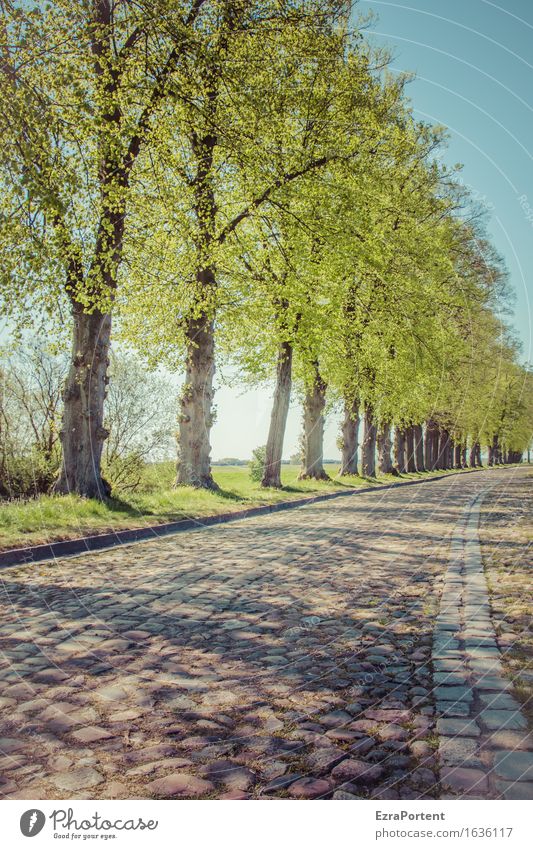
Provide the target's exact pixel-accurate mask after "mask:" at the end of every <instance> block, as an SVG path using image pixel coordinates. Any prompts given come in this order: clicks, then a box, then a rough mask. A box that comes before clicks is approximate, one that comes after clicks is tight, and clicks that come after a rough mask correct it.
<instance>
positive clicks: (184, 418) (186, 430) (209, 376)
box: [176, 313, 217, 489]
mask: <svg viewBox="0 0 533 849" xmlns="http://www.w3.org/2000/svg"><path fill="white" fill-rule="evenodd" d="M186 342H187V363H186V371H185V384H184V386H183V389H182V393H181V397H180V415H179V423H178V445H179V457H178V463H177V477H176V485H177V486H183V485H187V486H194V487H203V488H206V489H217V485H216V483H215V481H214V480H213V475H212V473H211V445H210V441H209V439H210V433H211V427H212V424H213V395H214V390H213V377H214V373H215V336H214V327H213V320H212V319H211V318H210V317H209V316H207V315H206V314H205V313H202V314H201V315H200V316H199V317H198V318H191V319H189V322H188V325H187V332H186Z"/></svg>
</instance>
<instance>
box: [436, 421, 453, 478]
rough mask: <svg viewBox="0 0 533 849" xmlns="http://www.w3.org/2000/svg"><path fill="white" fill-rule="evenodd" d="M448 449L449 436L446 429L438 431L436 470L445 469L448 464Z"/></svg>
mask: <svg viewBox="0 0 533 849" xmlns="http://www.w3.org/2000/svg"><path fill="white" fill-rule="evenodd" d="M449 448H450V434H449V433H448V431H447V430H446V428H440V429H439V448H438V458H437V465H436V468H437V469H442V470H444V469H447V468H448V463H449Z"/></svg>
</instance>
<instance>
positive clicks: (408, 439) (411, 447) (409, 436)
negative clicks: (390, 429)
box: [405, 425, 416, 472]
mask: <svg viewBox="0 0 533 849" xmlns="http://www.w3.org/2000/svg"><path fill="white" fill-rule="evenodd" d="M405 454H406V461H405V465H406V469H407V471H408V472H416V457H415V434H414V428H413V427H412V425H411V426H410V427H408V428H406V429H405Z"/></svg>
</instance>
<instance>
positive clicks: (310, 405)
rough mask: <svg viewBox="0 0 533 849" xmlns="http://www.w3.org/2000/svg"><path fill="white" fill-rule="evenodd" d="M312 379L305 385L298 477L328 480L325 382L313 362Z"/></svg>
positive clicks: (316, 364)
mask: <svg viewBox="0 0 533 849" xmlns="http://www.w3.org/2000/svg"><path fill="white" fill-rule="evenodd" d="M314 370H315V375H314V380H313V382H312V384H311V385H310V386H308V387H307V389H306V393H305V400H304V457H303V464H302V470H301V472H300V475H299V477H300V479H304V478H315V479H316V480H329V475H327V474H326V472H325V470H324V465H323V462H324V457H323V452H324V408H325V406H326V388H327V387H326V384H325V382H324V381H323V380H322V377H321V375H320V371H319V367H318V363H314Z"/></svg>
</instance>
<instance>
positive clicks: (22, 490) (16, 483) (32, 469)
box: [0, 449, 59, 499]
mask: <svg viewBox="0 0 533 849" xmlns="http://www.w3.org/2000/svg"><path fill="white" fill-rule="evenodd" d="M58 468H59V456H58V455H57V456H56V454H55V452H54V456H53V457H52V458H50V457H48V456H47V455H46V454H44V453H43V452H42V451H39V450H38V449H33V450H31V451H29V452H28V453H25V454H14V453H11V454H9V455H8V456H6V455H4V457H3V458H2V463H1V468H0V497H1V498H8V499H10V498H35V497H36V496H38V495H42V494H43V493H46V492H48V490H49V489H50V487H51V486H52V484H53V482H54V480H55V479H56V477H57V473H58Z"/></svg>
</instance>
